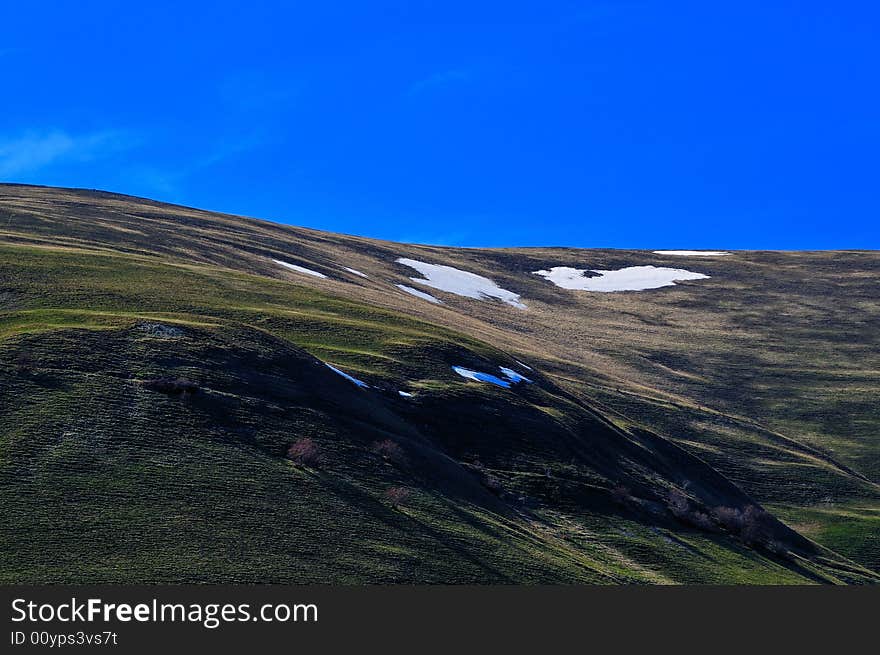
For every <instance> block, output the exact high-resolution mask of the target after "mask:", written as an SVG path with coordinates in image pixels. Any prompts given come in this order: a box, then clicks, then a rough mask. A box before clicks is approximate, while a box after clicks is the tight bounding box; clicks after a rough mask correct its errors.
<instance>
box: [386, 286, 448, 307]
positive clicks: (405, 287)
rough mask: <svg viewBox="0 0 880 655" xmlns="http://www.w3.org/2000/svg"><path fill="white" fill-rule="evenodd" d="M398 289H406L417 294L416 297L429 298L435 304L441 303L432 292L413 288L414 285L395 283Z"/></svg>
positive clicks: (411, 293)
mask: <svg viewBox="0 0 880 655" xmlns="http://www.w3.org/2000/svg"><path fill="white" fill-rule="evenodd" d="M394 286H396V287H397V288H398V289H400V290H401V291H405V292H406V293H408V294H410V295H413V296H415V297H416V298H421V299H422V300H427V301H428V302H432V303H434V304H435V305H439V304H441V303H440V301H439V300H437V299H436V298H435V297H434V296H432V295H431V294H430V293H425V292H424V291H419V290H418V289H413V288H412V287H408V286H406V285H405V284H395V285H394Z"/></svg>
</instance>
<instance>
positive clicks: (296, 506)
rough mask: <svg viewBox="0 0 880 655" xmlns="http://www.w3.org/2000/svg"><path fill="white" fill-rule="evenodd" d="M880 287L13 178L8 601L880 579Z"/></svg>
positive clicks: (7, 320)
mask: <svg viewBox="0 0 880 655" xmlns="http://www.w3.org/2000/svg"><path fill="white" fill-rule="evenodd" d="M665 245H667V244H658V246H665ZM636 267H638V268H636ZM642 267H645V268H642ZM646 267H652V268H646ZM622 269H627V270H625V271H623V272H622V273H621V272H620V271H621V270H622ZM669 269H675V270H674V271H671V272H670V270H669ZM585 270H586V271H606V273H604V274H595V273H587V274H586V275H583V274H582V273H581V271H585ZM536 272H539V273H537V274H536ZM878 276H880V253H877V252H816V253H807V252H798V253H793V252H743V251H735V252H729V253H718V254H712V255H709V256H694V255H693V254H687V253H665V254H663V253H655V252H650V251H627V250H582V249H580V250H579V249H569V248H517V249H476V248H474V249H472V248H468V249H462V248H441V247H429V246H418V245H410V244H399V243H391V242H383V241H376V240H371V239H366V238H360V237H353V236H345V235H338V234H330V233H324V232H319V231H314V230H308V229H304V228H296V227H289V226H283V225H277V224H273V223H269V222H265V221H258V220H254V219H248V218H242V217H236V216H229V215H222V214H216V213H211V212H205V211H199V210H194V209H190V208H184V207H178V206H171V205H164V204H161V203H157V202H152V201H149V200H144V199H139V198H132V197H127V196H120V195H115V194H109V193H102V192H95V191H83V190H66V189H53V188H41V187H28V186H19V185H0V508H2V514H3V516H4V517H5V518H6V519H7V520H5V521H4V522H3V523H2V526H0V578H2V581H3V582H7V583H9V582H98V581H100V582H123V581H125V582H129V581H131V582H288V583H292V582H332V583H355V584H360V583H386V582H407V583H408V582H432V583H443V582H446V583H466V582H471V583H496V582H506V583H583V582H590V583H608V584H622V583H725V584H735V583H745V584H763V583H770V584H783V583H798V584H799V583H808V582H828V583H876V582H878V581H880V574H878V571H880V437H878V435H880V430H878V427H880V410H878V409H877V408H878V395H880V329H878V328H880V291H878V287H877V280H878ZM671 280H675V284H674V285H669V286H658V285H661V284H668V283H669V282H670V281H671ZM570 287H574V288H570ZM645 287H655V288H645ZM618 288H630V289H635V288H641V290H619V291H613V290H612V289H618Z"/></svg>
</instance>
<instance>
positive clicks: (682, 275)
mask: <svg viewBox="0 0 880 655" xmlns="http://www.w3.org/2000/svg"><path fill="white" fill-rule="evenodd" d="M587 271H588V269H583V268H571V267H569V266H554V267H553V268H551V269H550V270H549V271H533V273H534V274H535V275H540V276H541V277H543V278H546V279H547V280H549V281H550V282H552V283H553V284H555V285H556V286H558V287H562V288H563V289H574V290H578V291H597V292H600V293H607V292H611V291H642V290H644V289H659V288H660V287H668V286H674V285H675V283H676V282H680V281H682V280H704V279H707V278H708V277H709V276H708V275H704V274H703V273H693V272H692V271H686V270H684V269H682V268H662V267H656V266H629V267H627V268H621V269H619V270H616V271H600V270H590V271H589V272H590V273H598V274H599V275H598V277H585V276H584V273H586V272H587Z"/></svg>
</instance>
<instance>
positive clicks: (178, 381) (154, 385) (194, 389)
mask: <svg viewBox="0 0 880 655" xmlns="http://www.w3.org/2000/svg"><path fill="white" fill-rule="evenodd" d="M144 387H146V388H147V389H150V390H152V391H158V392H159V393H164V394H168V395H169V396H183V397H184V398H187V397H189V396H192V395H193V394H196V393H198V392H199V385H198V384H196V383H195V382H193V381H192V380H187V379H186V378H157V379H155V380H144Z"/></svg>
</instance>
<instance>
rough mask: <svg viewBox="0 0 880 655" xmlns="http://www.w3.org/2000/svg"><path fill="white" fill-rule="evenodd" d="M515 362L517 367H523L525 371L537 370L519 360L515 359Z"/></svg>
mask: <svg viewBox="0 0 880 655" xmlns="http://www.w3.org/2000/svg"><path fill="white" fill-rule="evenodd" d="M513 361H515V362H516V363H517V366H522V367H523V368H524V369H526V370H527V371H534V370H535V369H533V368H532V367H531V366H529V365H528V364H523V363H522V362H521V361H519V360H518V359H514V360H513Z"/></svg>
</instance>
